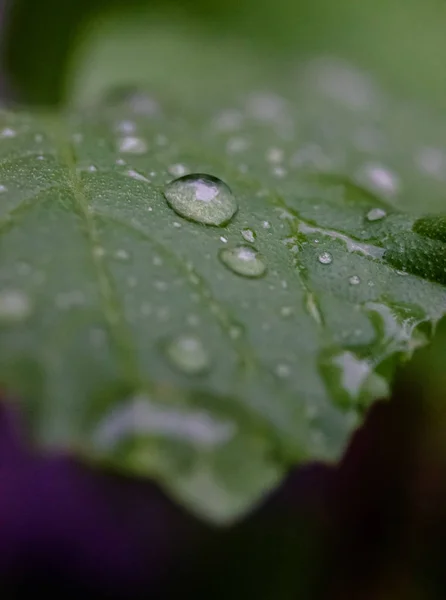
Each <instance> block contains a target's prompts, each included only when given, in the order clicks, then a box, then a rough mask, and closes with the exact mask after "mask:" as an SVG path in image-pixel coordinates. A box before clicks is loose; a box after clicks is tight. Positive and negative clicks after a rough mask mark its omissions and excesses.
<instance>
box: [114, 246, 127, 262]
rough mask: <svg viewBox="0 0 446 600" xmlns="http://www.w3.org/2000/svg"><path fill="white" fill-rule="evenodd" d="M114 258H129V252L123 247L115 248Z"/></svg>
mask: <svg viewBox="0 0 446 600" xmlns="http://www.w3.org/2000/svg"><path fill="white" fill-rule="evenodd" d="M115 258H117V259H118V260H123V261H127V260H129V259H130V254H129V253H128V252H127V250H124V249H120V250H116V252H115Z"/></svg>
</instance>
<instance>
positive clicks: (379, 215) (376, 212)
mask: <svg viewBox="0 0 446 600" xmlns="http://www.w3.org/2000/svg"><path fill="white" fill-rule="evenodd" d="M386 216H387V213H386V211H385V210H384V209H383V208H372V210H369V212H368V213H367V220H368V221H380V220H381V219H384V217H386Z"/></svg>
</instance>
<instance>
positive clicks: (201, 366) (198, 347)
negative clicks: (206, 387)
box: [166, 335, 210, 375]
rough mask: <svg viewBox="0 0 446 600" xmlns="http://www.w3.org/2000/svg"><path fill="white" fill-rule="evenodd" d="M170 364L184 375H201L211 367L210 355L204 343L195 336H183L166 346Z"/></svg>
mask: <svg viewBox="0 0 446 600" xmlns="http://www.w3.org/2000/svg"><path fill="white" fill-rule="evenodd" d="M166 355H167V358H168V359H169V362H170V363H171V364H172V365H173V366H174V367H176V368H177V369H178V370H179V371H181V372H182V373H185V374H187V375H199V374H200V373H204V372H205V371H206V370H207V369H208V368H209V366H210V359H209V355H208V353H207V351H206V349H205V347H204V345H203V343H202V341H201V340H200V339H199V338H198V337H196V336H193V335H181V336H178V337H176V338H175V339H173V340H171V341H170V342H169V343H168V344H167V346H166Z"/></svg>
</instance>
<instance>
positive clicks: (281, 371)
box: [276, 364, 291, 379]
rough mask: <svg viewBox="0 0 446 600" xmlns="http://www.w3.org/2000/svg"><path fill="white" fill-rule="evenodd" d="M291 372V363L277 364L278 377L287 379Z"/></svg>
mask: <svg viewBox="0 0 446 600" xmlns="http://www.w3.org/2000/svg"><path fill="white" fill-rule="evenodd" d="M290 373H291V369H290V367H289V365H285V364H280V365H277V367H276V375H277V376H278V377H281V378H282V379H285V378H286V377H289V376H290Z"/></svg>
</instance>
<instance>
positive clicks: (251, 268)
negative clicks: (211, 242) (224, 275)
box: [219, 245, 266, 277]
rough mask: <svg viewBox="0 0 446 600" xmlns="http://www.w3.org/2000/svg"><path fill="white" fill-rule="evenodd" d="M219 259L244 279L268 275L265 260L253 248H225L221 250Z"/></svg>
mask: <svg viewBox="0 0 446 600" xmlns="http://www.w3.org/2000/svg"><path fill="white" fill-rule="evenodd" d="M219 257H220V260H221V261H222V263H223V264H224V265H225V266H226V267H228V269H230V270H231V271H233V272H234V273H236V274H237V275H241V276H242V277H262V275H264V274H265V273H266V265H265V263H264V262H263V258H262V257H261V256H260V254H259V253H258V252H257V250H256V249H255V248H252V247H251V246H242V245H240V246H236V247H235V248H223V249H222V250H220V253H219Z"/></svg>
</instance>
